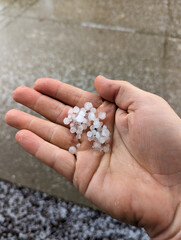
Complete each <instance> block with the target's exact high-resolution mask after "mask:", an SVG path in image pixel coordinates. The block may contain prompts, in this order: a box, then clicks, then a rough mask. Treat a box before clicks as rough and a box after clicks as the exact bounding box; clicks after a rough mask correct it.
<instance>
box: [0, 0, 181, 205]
mask: <svg viewBox="0 0 181 240" xmlns="http://www.w3.org/2000/svg"><path fill="white" fill-rule="evenodd" d="M180 10H181V1H176V0H150V1H146V0H130V1H127V0H115V1H113V0H95V1H85V0H77V1H74V0H67V1H63V0H39V1H38V0H26V1H23V0H16V1H15V0H14V1H13V0H0V84H1V87H0V127H1V134H0V176H1V178H2V179H5V180H8V181H11V182H14V183H18V184H22V185H23V186H26V187H30V188H33V189H37V190H41V191H44V192H46V193H49V194H52V195H55V196H58V197H62V198H64V199H66V200H72V201H75V202H78V203H83V204H86V205H89V203H88V202H87V201H86V200H85V199H84V198H83V197H82V196H81V195H80V194H79V193H78V192H77V190H76V189H75V188H74V187H73V186H72V185H71V184H70V183H68V182H67V181H65V180H64V179H63V178H62V177H61V176H59V175H58V174H57V173H55V172H54V171H53V170H52V169H49V168H48V167H46V166H44V165H43V164H42V163H40V162H38V161H37V160H36V159H34V158H33V157H32V156H30V155H28V154H27V153H25V152H24V151H23V150H22V149H21V148H20V147H19V146H18V145H17V144H16V143H15V140H14V135H15V132H16V131H15V130H14V129H11V128H10V127H8V126H6V125H5V124H4V121H3V118H4V114H5V113H6V112H7V111H8V110H9V109H11V108H18V109H21V110H25V111H27V112H31V113H33V112H32V111H30V110H28V109H26V108H25V107H22V106H20V105H19V104H16V103H14V102H13V100H12V98H11V95H12V92H13V90H14V89H15V88H16V87H18V86H20V85H26V86H30V87H32V86H33V83H34V81H35V80H36V79H37V78H39V77H51V78H56V79H59V80H61V81H64V82H67V83H70V84H73V85H75V86H77V87H80V88H83V89H86V90H88V91H92V92H94V91H95V90H94V87H93V80H94V78H95V77H96V76H97V75H98V74H102V75H105V76H107V77H110V78H112V79H124V80H127V81H130V82H131V83H133V84H135V85H137V86H138V87H141V88H143V89H145V90H147V91H151V92H153V93H156V94H158V95H160V96H162V97H164V98H165V99H166V100H167V101H168V102H169V103H170V105H171V106H172V107H173V108H174V110H175V111H176V112H177V113H178V114H179V116H181V108H180V102H181V68H180V62H181V61H180V60H181V24H180V21H181V20H180V19H181V11H180ZM33 114H35V113H33ZM36 115H37V114H36Z"/></svg>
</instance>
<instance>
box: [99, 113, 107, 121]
mask: <svg viewBox="0 0 181 240" xmlns="http://www.w3.org/2000/svg"><path fill="white" fill-rule="evenodd" d="M98 117H99V118H100V119H101V120H104V119H105V118H106V113H105V112H100V113H99V114H98Z"/></svg>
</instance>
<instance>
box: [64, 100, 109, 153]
mask: <svg viewBox="0 0 181 240" xmlns="http://www.w3.org/2000/svg"><path fill="white" fill-rule="evenodd" d="M105 118H106V113H105V112H99V113H98V114H97V113H96V108H94V107H93V105H92V103H91V102H86V103H85V104H84V107H82V108H79V107H78V106H75V107H74V108H70V109H69V111H68V116H67V117H65V118H64V120H63V122H64V124H66V125H68V124H70V125H69V127H70V132H71V133H75V135H76V139H81V137H82V133H83V132H84V131H85V130H86V129H87V130H88V131H87V139H88V141H90V142H92V148H94V149H97V150H99V151H100V152H109V151H110V145H109V141H110V131H109V129H108V128H107V126H106V125H105V124H103V122H102V121H101V120H104V119H105ZM76 147H77V148H79V147H80V143H78V144H77V145H76ZM76 147H74V146H71V147H70V148H69V152H71V153H72V154H75V153H76V150H77V149H76Z"/></svg>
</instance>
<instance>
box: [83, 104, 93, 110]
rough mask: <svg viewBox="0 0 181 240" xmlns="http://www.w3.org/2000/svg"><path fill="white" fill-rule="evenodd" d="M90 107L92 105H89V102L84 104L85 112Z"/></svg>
mask: <svg viewBox="0 0 181 240" xmlns="http://www.w3.org/2000/svg"><path fill="white" fill-rule="evenodd" d="M92 107H93V106H92V103H91V102H86V103H85V104H84V108H85V109H86V110H87V111H88V110H90V109H91V108H92Z"/></svg>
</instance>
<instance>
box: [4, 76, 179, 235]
mask: <svg viewBox="0 0 181 240" xmlns="http://www.w3.org/2000/svg"><path fill="white" fill-rule="evenodd" d="M59 84H60V83H59V82H58V81H56V82H53V81H50V80H48V81H45V80H43V81H41V80H40V81H39V84H38V83H37V84H36V88H35V89H36V90H38V91H40V92H42V93H43V94H46V95H49V96H52V97H53V98H55V99H56V98H57V96H59V97H58V98H59V100H60V101H63V102H65V103H67V104H68V105H69V104H70V105H71V106H72V105H80V106H82V105H83V103H84V102H86V101H91V102H93V104H94V106H95V107H97V108H98V111H99V110H101V111H102V110H103V111H106V113H107V118H106V121H105V123H106V125H107V126H108V128H109V129H110V131H111V132H112V139H111V145H112V148H111V151H110V152H109V153H105V154H101V153H99V152H98V151H94V150H93V149H92V147H91V145H90V143H89V142H88V141H87V139H86V137H85V136H83V138H82V142H81V147H80V149H79V151H78V152H77V154H76V158H74V156H72V155H71V154H69V153H68V152H67V149H68V147H69V146H70V145H72V143H75V142H76V140H75V137H72V134H70V132H69V130H68V129H67V128H65V126H62V123H63V118H64V117H65V116H66V114H67V112H68V109H69V107H68V106H65V105H62V104H61V106H60V102H57V101H56V100H55V99H51V98H49V97H46V96H43V95H41V94H40V93H37V92H36V93H35V91H34V90H30V89H19V90H17V91H16V93H15V97H14V98H15V100H16V101H18V102H20V103H22V104H24V105H26V106H28V107H30V108H32V109H33V110H35V111H37V112H39V113H40V114H42V115H43V116H45V117H46V118H48V119H49V120H50V121H52V123H51V122H46V121H45V120H42V119H38V118H35V117H32V116H31V115H28V114H25V113H23V112H19V111H18V112H17V111H14V110H13V111H11V112H9V114H7V116H6V121H7V122H8V124H10V125H12V126H13V127H16V128H18V129H27V130H29V131H30V132H29V131H23V132H21V131H20V134H17V137H16V138H17V141H18V142H19V143H20V145H22V146H23V147H24V148H25V150H26V151H28V152H30V153H31V154H33V155H35V156H36V157H37V158H39V159H40V160H42V161H43V162H45V163H46V164H48V165H49V166H51V167H53V168H54V169H55V170H57V171H58V172H60V173H61V174H62V175H64V176H65V177H66V178H67V179H69V180H70V181H72V182H73V183H74V185H75V186H76V187H77V188H78V189H79V190H80V192H81V193H82V194H84V195H85V197H86V198H88V199H89V200H91V201H92V202H93V203H94V204H96V205H97V206H98V207H99V208H100V209H102V210H104V211H106V212H107V213H109V214H110V215H112V216H113V217H115V218H117V219H119V220H121V221H125V222H128V223H131V224H137V225H139V226H144V227H145V228H146V229H147V231H148V232H149V233H150V234H151V235H155V234H158V232H159V231H160V229H165V228H167V227H168V225H169V224H170V222H171V221H172V218H173V215H174V206H173V205H174V204H173V203H172V201H171V200H170V191H168V188H167V187H165V186H164V184H162V183H165V182H164V180H163V182H162V177H161V178H160V179H156V177H154V174H164V175H167V174H169V172H167V171H166V172H165V168H164V167H163V169H162V167H161V168H160V166H164V164H163V163H162V161H163V159H162V157H163V156H159V148H158V151H157V150H156V148H155V146H153V145H152V144H153V142H154V143H155V141H156V143H155V145H156V144H157V141H158V142H159V141H160V140H161V139H160V136H159V137H158V138H155V137H154V134H153V129H150V127H151V126H152V127H153V128H156V126H157V122H156V123H155V124H151V125H150V126H149V121H150V122H154V119H153V118H154V116H153V115H154V114H153V113H155V114H156V115H157V111H155V112H154V111H153V112H151V113H150V111H149V107H150V106H149V105H146V104H145V105H142V106H141V105H139V103H138V104H136V105H135V104H130V106H129V108H128V110H127V111H128V113H127V111H125V110H122V109H120V108H116V105H115V104H113V103H110V102H107V101H105V102H104V103H103V102H102V99H101V98H100V97H98V96H97V95H94V94H90V93H88V92H85V91H82V90H77V89H75V88H71V89H70V86H64V89H65V93H63V91H62V90H61V87H60V90H61V95H60V94H58V91H57V87H59V86H58V85H59ZM55 85H56V87H55ZM53 89H56V91H54V90H53ZM66 89H67V90H66ZM33 91H34V92H33ZM51 91H52V92H51ZM71 92H72V96H71V95H68V93H69V94H70V93H71ZM65 94H66V95H65ZM105 94H106V93H105ZM103 97H104V96H103ZM37 99H39V100H37ZM64 100H65V101H64ZM108 100H110V99H108ZM138 102H139V101H138ZM76 103H77V104H76ZM45 105H46V108H45V107H44V106H45ZM163 105H164V104H163ZM47 108H48V111H47ZM145 109H146V110H145ZM61 110H63V111H62V113H61V114H59V113H57V112H60V111H61ZM144 111H145V113H144V114H143V112H144ZM173 115H174V114H173ZM145 116H146V118H147V119H145ZM174 117H175V115H174V116H173V118H174ZM150 119H151V120H150ZM56 123H58V124H61V126H60V125H57V124H56ZM42 130H43V131H42ZM154 130H155V131H156V130H157V129H154ZM32 132H33V133H35V134H36V135H34V134H33V133H32ZM38 136H39V137H38ZM42 139H43V140H42ZM44 140H45V141H44ZM47 142H50V143H51V144H49V143H47ZM150 149H154V150H153V151H155V152H156V155H157V158H156V162H154V159H155V158H154V157H155V156H154V157H153V151H150ZM168 159H169V158H168ZM180 169H181V168H180ZM174 170H175V169H172V170H171V174H172V173H173V172H174ZM173 179H174V180H173V182H174V181H175V177H174V178H173ZM171 184H172V181H171ZM174 184H175V182H174ZM165 199H166V200H165ZM163 204H164V206H165V207H166V208H167V212H166V211H165V210H164V209H163V208H162V205H163ZM168 216H169V217H168ZM160 223H161V224H160Z"/></svg>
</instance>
